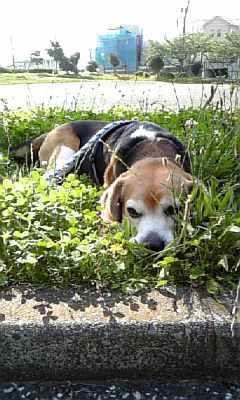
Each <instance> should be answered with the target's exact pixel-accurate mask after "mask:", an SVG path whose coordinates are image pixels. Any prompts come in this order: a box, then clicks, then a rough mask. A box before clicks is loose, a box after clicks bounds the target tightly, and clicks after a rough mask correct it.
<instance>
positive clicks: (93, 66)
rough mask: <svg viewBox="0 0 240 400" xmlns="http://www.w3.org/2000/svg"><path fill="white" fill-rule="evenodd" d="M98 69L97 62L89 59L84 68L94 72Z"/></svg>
mask: <svg viewBox="0 0 240 400" xmlns="http://www.w3.org/2000/svg"><path fill="white" fill-rule="evenodd" d="M97 69H98V63H97V62H96V61H94V60H91V61H89V63H88V65H87V66H86V70H87V71H88V72H96V71H97Z"/></svg>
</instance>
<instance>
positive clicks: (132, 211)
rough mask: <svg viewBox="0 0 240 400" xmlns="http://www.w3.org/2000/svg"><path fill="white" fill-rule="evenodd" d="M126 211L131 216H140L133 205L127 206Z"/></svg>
mask: <svg viewBox="0 0 240 400" xmlns="http://www.w3.org/2000/svg"><path fill="white" fill-rule="evenodd" d="M127 212H128V214H129V215H130V217H132V218H140V217H141V215H142V214H141V213H138V212H137V211H136V210H135V208H133V207H127Z"/></svg>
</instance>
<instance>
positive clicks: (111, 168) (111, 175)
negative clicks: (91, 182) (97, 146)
mask: <svg viewBox="0 0 240 400" xmlns="http://www.w3.org/2000/svg"><path fill="white" fill-rule="evenodd" d="M116 161H117V159H116V157H115V155H114V154H113V155H112V157H111V160H110V163H109V165H108V166H107V168H106V171H105V173H104V186H105V187H108V186H110V185H111V184H112V183H113V182H114V181H115V179H116V176H115V164H116Z"/></svg>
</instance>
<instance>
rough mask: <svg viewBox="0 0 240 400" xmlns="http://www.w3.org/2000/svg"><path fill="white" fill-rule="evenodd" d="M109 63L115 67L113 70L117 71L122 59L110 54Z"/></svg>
mask: <svg viewBox="0 0 240 400" xmlns="http://www.w3.org/2000/svg"><path fill="white" fill-rule="evenodd" d="M109 62H110V64H111V65H112V66H113V69H114V71H115V69H116V67H117V66H118V65H119V64H120V59H119V57H118V56H117V54H114V53H110V54H109Z"/></svg>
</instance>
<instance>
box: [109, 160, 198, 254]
mask: <svg viewBox="0 0 240 400" xmlns="http://www.w3.org/2000/svg"><path fill="white" fill-rule="evenodd" d="M192 183H193V180H192V176H191V175H190V174H188V173H187V172H185V171H184V170H183V169H181V168H180V167H178V166H177V165H176V164H174V163H172V162H170V161H166V160H163V159H158V158H147V159H144V160H140V161H137V162H136V163H135V164H134V165H133V166H132V168H131V169H130V170H128V171H127V172H124V173H123V174H121V175H120V176H119V177H118V178H117V179H116V180H115V181H114V182H113V183H112V184H111V185H110V186H109V188H108V189H107V190H106V191H105V192H104V193H103V195H102V197H101V204H102V206H103V207H104V211H103V213H102V218H103V219H104V220H107V221H110V222H111V221H118V222H121V221H122V218H123V217H127V218H128V219H129V221H130V223H131V225H132V226H133V227H135V228H136V230H137V235H136V236H135V238H134V239H135V240H136V241H137V242H138V243H143V244H144V245H146V246H147V247H149V248H150V249H151V250H155V251H160V250H163V248H164V247H165V245H166V244H167V243H169V242H170V241H171V240H173V239H174V225H175V224H174V215H175V212H176V211H175V209H176V206H178V202H177V197H178V195H179V194H180V193H189V191H190V190H191V188H192Z"/></svg>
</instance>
